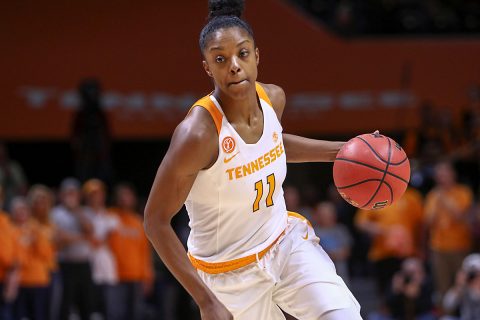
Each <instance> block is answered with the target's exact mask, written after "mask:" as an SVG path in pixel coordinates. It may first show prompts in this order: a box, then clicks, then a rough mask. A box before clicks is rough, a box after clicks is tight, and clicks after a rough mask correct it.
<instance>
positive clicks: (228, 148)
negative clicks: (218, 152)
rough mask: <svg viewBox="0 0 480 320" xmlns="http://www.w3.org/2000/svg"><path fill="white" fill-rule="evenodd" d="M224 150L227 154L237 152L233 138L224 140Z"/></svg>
mask: <svg viewBox="0 0 480 320" xmlns="http://www.w3.org/2000/svg"><path fill="white" fill-rule="evenodd" d="M222 149H223V151H224V152H225V153H231V152H232V151H233V150H235V140H234V139H233V138H232V137H225V138H223V140H222Z"/></svg>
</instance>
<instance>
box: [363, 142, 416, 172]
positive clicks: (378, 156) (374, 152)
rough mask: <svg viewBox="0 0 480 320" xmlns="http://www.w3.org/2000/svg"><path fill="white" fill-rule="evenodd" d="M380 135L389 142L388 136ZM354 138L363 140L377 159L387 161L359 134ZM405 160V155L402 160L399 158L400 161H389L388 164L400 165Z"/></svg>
mask: <svg viewBox="0 0 480 320" xmlns="http://www.w3.org/2000/svg"><path fill="white" fill-rule="evenodd" d="M382 137H384V138H387V140H388V143H390V138H388V137H385V136H382ZM355 138H357V139H359V140H361V141H363V142H364V143H365V144H366V145H367V146H368V148H369V149H370V150H371V151H372V152H373V154H374V155H375V157H377V159H378V160H380V161H382V162H383V163H385V164H386V163H387V160H385V159H383V158H382V156H381V155H380V154H378V153H377V151H376V150H375V149H374V148H373V147H372V146H371V145H370V143H368V141H367V140H365V139H363V138H362V137H361V136H357V137H355ZM407 160H408V157H405V158H404V159H403V160H401V161H400V162H390V165H391V166H399V165H401V164H402V163H404V162H405V161H407Z"/></svg>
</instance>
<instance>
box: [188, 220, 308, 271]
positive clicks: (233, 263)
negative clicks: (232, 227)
mask: <svg viewBox="0 0 480 320" xmlns="http://www.w3.org/2000/svg"><path fill="white" fill-rule="evenodd" d="M288 217H294V218H299V219H301V220H305V221H306V222H308V220H306V219H305V218H304V217H303V216H302V215H300V214H298V213H295V212H290V211H289V212H288ZM308 224H310V222H308ZM285 233H286V230H285V229H284V230H283V231H282V232H281V233H280V235H278V236H277V237H276V238H275V240H274V241H272V242H271V243H270V244H269V245H268V246H267V247H266V248H265V249H263V250H260V251H259V252H257V253H254V254H250V255H247V256H245V257H241V258H237V259H232V260H227V261H222V262H208V261H204V260H202V259H198V258H195V257H194V256H193V255H192V254H191V253H190V252H189V253H188V257H189V259H190V262H191V263H192V265H193V266H194V267H195V268H196V269H198V270H201V271H203V272H205V273H209V274H219V273H225V272H229V271H234V270H237V269H240V268H243V267H246V266H248V265H249V264H251V263H253V262H256V261H258V260H260V259H262V258H263V257H264V256H265V254H267V252H268V251H270V249H272V247H273V246H274V245H275V244H276V243H277V242H278V241H279V240H280V238H282V237H283V236H284V235H285Z"/></svg>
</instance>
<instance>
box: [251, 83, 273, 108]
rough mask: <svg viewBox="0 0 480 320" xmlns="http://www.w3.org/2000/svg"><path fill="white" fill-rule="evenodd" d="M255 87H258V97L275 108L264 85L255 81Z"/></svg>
mask: <svg viewBox="0 0 480 320" xmlns="http://www.w3.org/2000/svg"><path fill="white" fill-rule="evenodd" d="M255 88H256V89H257V94H258V97H259V98H260V99H262V100H263V101H265V102H266V103H268V105H269V106H270V107H272V108H273V105H272V102H271V101H270V98H269V97H268V95H267V92H265V89H264V88H263V87H262V85H261V84H260V83H258V82H255Z"/></svg>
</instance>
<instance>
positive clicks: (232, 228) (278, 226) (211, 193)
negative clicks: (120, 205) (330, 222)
mask: <svg viewBox="0 0 480 320" xmlns="http://www.w3.org/2000/svg"><path fill="white" fill-rule="evenodd" d="M257 94H258V97H259V100H260V105H261V108H262V111H263V119H264V120H263V121H264V125H263V133H262V136H261V138H260V140H258V142H257V143H254V144H248V143H245V142H244V141H243V139H242V138H241V137H240V135H239V134H238V133H237V132H236V131H235V129H234V128H233V127H232V125H231V124H230V123H229V122H228V120H227V118H226V117H225V114H224V113H223V111H222V108H221V106H220V105H219V103H218V102H217V100H216V99H215V97H214V96H213V95H209V96H206V97H204V98H203V99H201V100H199V101H198V102H197V103H196V104H195V106H196V105H200V106H202V107H205V108H206V109H207V110H209V112H210V114H211V115H212V117H213V118H214V121H215V124H216V125H217V130H218V132H219V134H218V136H219V139H218V145H219V147H218V149H219V153H218V158H217V160H216V162H215V163H214V164H213V166H212V167H210V168H209V169H206V170H202V171H200V172H199V173H198V175H197V178H196V180H195V182H194V184H193V187H192V189H191V191H190V193H189V195H188V198H187V200H186V202H185V205H186V207H187V211H188V214H189V217H190V228H191V231H190V236H189V238H188V250H189V253H190V254H191V255H192V256H193V257H194V258H196V259H200V260H203V261H206V262H223V261H230V260H234V259H237V258H242V257H245V256H249V255H252V254H256V253H258V252H260V251H262V250H263V249H265V248H267V247H268V246H269V245H270V244H272V243H273V242H274V241H275V240H276V239H277V238H278V237H279V235H280V234H281V233H282V232H283V231H284V230H285V228H286V225H287V210H286V206H285V200H284V197H283V189H282V184H283V181H284V180H285V175H286V172H287V166H286V156H285V149H284V146H283V140H282V126H281V125H280V122H279V121H278V118H277V115H276V114H275V111H274V109H273V108H272V106H271V105H270V100H269V99H268V97H267V96H266V94H265V91H264V90H263V88H262V87H261V86H260V85H259V84H257Z"/></svg>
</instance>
